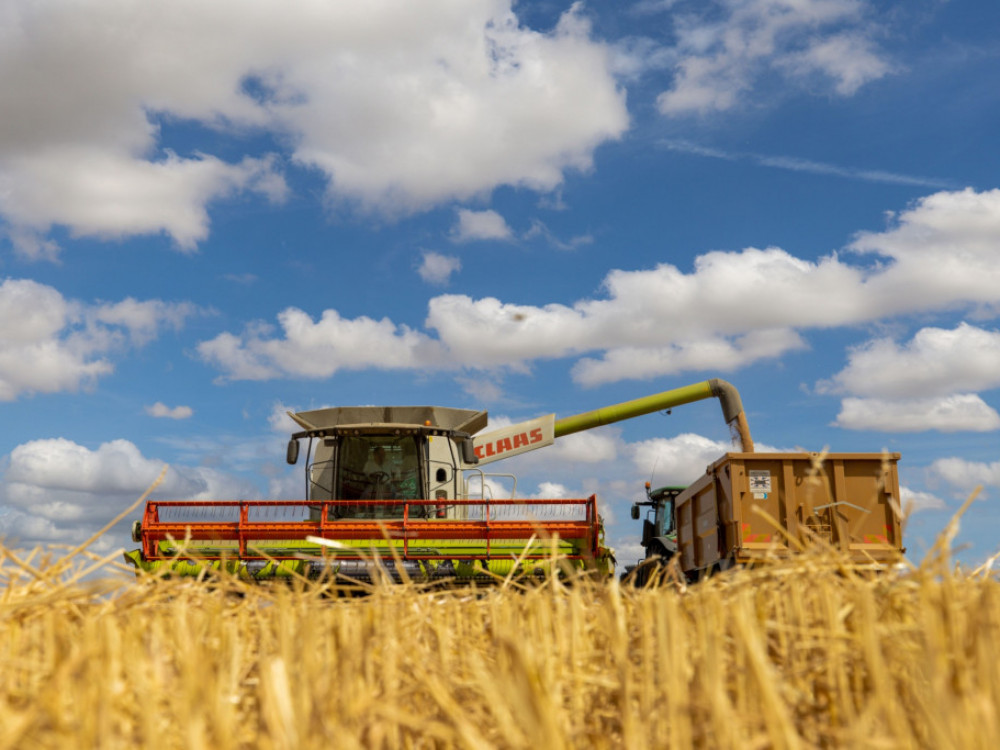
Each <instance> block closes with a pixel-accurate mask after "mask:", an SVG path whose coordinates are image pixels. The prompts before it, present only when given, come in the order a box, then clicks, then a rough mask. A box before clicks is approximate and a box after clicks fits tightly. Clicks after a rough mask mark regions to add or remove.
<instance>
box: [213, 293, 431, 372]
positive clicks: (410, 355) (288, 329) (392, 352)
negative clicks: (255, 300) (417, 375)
mask: <svg viewBox="0 0 1000 750" xmlns="http://www.w3.org/2000/svg"><path fill="white" fill-rule="evenodd" d="M278 321H279V323H280V325H281V329H282V333H283V335H284V338H281V339H276V338H271V337H270V333H271V331H270V329H268V328H266V327H262V326H260V325H251V326H249V327H248V328H247V329H246V330H245V331H244V333H243V334H242V335H241V336H234V335H232V334H229V333H223V334H220V335H219V336H217V337H216V338H214V339H212V340H211V341H204V342H202V343H201V344H199V345H198V353H199V354H200V355H201V357H202V358H203V359H204V360H206V361H207V362H210V363H213V364H215V365H217V366H219V367H221V368H222V369H224V370H226V377H228V378H230V379H233V380H266V379H269V378H274V377H280V376H293V377H311V378H325V377H330V376H331V375H333V374H334V373H335V372H337V371H338V370H342V369H348V370H357V369H364V368H369V367H370V368H375V369H384V370H396V369H414V368H418V367H419V368H427V367H432V366H433V365H434V363H435V362H438V361H443V360H444V357H443V356H442V355H441V352H440V344H439V343H438V342H436V341H434V340H433V339H431V338H429V337H428V336H427V335H425V334H422V333H419V332H417V331H414V330H412V329H411V328H408V327H407V326H396V325H395V324H394V323H393V322H392V321H390V320H389V319H388V318H383V319H382V320H373V319H372V318H368V317H364V316H363V317H360V318H354V319H353V320H345V319H343V318H341V317H340V315H338V314H337V312H336V311H335V310H327V311H326V312H324V313H323V315H322V317H321V318H320V320H318V321H313V319H312V318H311V317H310V316H309V315H308V314H307V313H305V312H303V311H302V310H299V309H297V308H294V307H290V308H288V309H286V310H284V311H283V312H281V313H280V314H279V315H278Z"/></svg>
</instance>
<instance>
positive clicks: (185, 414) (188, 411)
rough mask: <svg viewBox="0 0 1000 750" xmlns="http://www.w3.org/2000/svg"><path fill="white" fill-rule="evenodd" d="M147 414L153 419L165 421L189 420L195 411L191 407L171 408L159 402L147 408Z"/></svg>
mask: <svg viewBox="0 0 1000 750" xmlns="http://www.w3.org/2000/svg"><path fill="white" fill-rule="evenodd" d="M146 413H147V414H148V415H149V416H151V417H157V418H165V419H188V418H189V417H190V416H191V415H192V414H194V410H193V409H192V408H191V407H190V406H175V407H174V408H172V409H171V408H170V407H169V406H167V405H166V404H164V403H162V402H160V401H157V402H156V403H155V404H153V405H152V406H147V407H146Z"/></svg>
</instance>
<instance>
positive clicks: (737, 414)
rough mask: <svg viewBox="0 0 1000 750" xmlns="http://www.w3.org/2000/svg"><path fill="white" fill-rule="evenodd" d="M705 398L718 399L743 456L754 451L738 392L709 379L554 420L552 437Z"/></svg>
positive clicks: (713, 379)
mask: <svg viewBox="0 0 1000 750" xmlns="http://www.w3.org/2000/svg"><path fill="white" fill-rule="evenodd" d="M707 398H718V399H719V403H720V404H721V406H722V415H723V417H724V418H725V420H726V424H728V425H729V427H730V429H731V430H733V431H734V432H735V435H736V437H738V438H739V442H740V448H741V450H742V451H743V452H744V453H752V452H753V438H752V437H751V436H750V426H749V424H748V423H747V418H746V413H745V412H744V411H743V400H742V399H741V398H740V394H739V391H737V390H736V387H735V386H734V385H733V384H732V383H728V382H726V381H725V380H722V379H720V378H712V379H711V380H705V381H703V382H701V383H695V384H694V385H686V386H684V387H682V388H674V389H672V390H669V391H663V392H662V393H656V394H653V395H652V396H644V397H642V398H637V399H633V400H632V401H623V402H622V403H620V404H613V405H611V406H605V407H603V408H601V409H594V410H593V411H587V412H583V413H581V414H574V415H573V416H570V417H563V418H562V419H557V420H556V423H555V436H556V437H557V438H559V437H563V436H565V435H572V434H573V433H574V432H580V431H581V430H589V429H592V428H594V427H600V426H602V425H606V424H613V423H614V422H620V421H622V420H623V419H631V418H632V417H639V416H642V415H643V414H651V413H652V412H654V411H661V410H662V409H671V408H673V407H675V406H682V405H683V404H690V403H693V402H695V401H703V400H704V399H707Z"/></svg>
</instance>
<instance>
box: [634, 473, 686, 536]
mask: <svg viewBox="0 0 1000 750" xmlns="http://www.w3.org/2000/svg"><path fill="white" fill-rule="evenodd" d="M685 489H687V488H686V487H659V488H658V489H655V490H651V489H650V484H649V482H646V500H645V501H642V502H637V503H634V504H633V505H632V519H633V520H639V517H640V515H641V510H640V509H641V508H643V507H645V508H648V509H649V510H647V511H646V518H645V520H643V522H642V546H643V547H645V548H646V551H647V553H648V552H649V551H650V545H657V546H658V547H664V548H666V549H669V548H670V544H668V542H670V543H676V538H677V526H676V522H675V520H674V501H675V500H676V499H677V496H678V495H679V494H681V493H682V492H683V491H684V490H685ZM650 511H652V513H650ZM650 515H652V518H650V517H649V516H650ZM661 553H662V551H661V550H659V549H657V550H656V554H661Z"/></svg>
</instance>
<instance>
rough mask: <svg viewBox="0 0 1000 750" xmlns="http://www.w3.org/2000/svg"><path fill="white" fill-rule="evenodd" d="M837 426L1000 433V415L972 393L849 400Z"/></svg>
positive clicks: (843, 403)
mask: <svg viewBox="0 0 1000 750" xmlns="http://www.w3.org/2000/svg"><path fill="white" fill-rule="evenodd" d="M834 424H836V425H837V426H838V427H844V428H846V429H849V430H880V431H884V432H924V431H927V430H937V431H938V432H961V431H969V432H992V431H993V430H998V429H1000V414H997V412H996V410H994V409H993V408H991V407H990V406H988V405H987V404H986V403H985V402H984V401H983V400H982V399H981V398H980V397H979V396H977V395H975V394H972V393H959V394H955V395H952V396H941V397H932V398H913V399H905V398H904V399H880V398H845V399H844V400H843V401H842V402H841V407H840V413H839V414H838V415H837V421H836V422H834Z"/></svg>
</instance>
